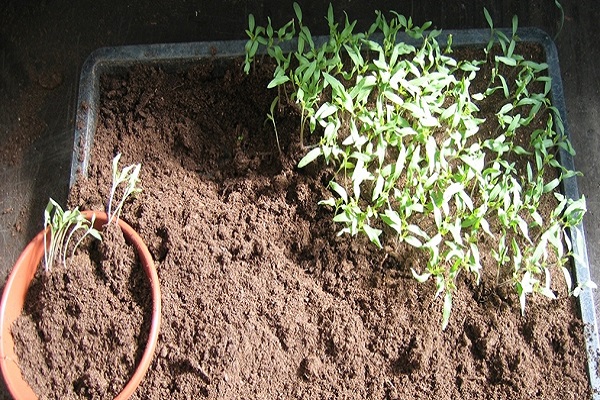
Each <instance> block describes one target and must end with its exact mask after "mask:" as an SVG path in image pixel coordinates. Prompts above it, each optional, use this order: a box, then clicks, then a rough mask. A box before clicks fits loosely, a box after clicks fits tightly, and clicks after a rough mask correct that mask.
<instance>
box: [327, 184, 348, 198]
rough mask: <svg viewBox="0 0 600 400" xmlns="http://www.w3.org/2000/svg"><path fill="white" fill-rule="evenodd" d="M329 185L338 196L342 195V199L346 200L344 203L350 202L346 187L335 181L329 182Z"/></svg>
mask: <svg viewBox="0 0 600 400" xmlns="http://www.w3.org/2000/svg"><path fill="white" fill-rule="evenodd" d="M329 186H330V187H331V189H332V190H333V191H334V192H336V193H337V194H338V196H340V198H341V199H342V200H344V203H348V193H346V189H344V188H343V187H342V186H341V185H340V184H338V183H337V182H334V181H331V182H329Z"/></svg>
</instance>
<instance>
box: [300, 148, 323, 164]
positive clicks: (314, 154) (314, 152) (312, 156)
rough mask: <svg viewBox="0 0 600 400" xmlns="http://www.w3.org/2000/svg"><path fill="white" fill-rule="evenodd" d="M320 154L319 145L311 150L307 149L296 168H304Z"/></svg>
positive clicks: (321, 152) (321, 151)
mask: <svg viewBox="0 0 600 400" xmlns="http://www.w3.org/2000/svg"><path fill="white" fill-rule="evenodd" d="M321 154H323V150H322V149H321V147H315V148H314V149H312V150H311V151H309V152H308V153H307V154H306V155H305V156H304V157H303V158H302V160H300V162H299V163H298V168H304V167H305V166H306V165H308V164H310V163H311V162H313V161H314V160H316V159H317V158H318V157H319V156H320V155H321Z"/></svg>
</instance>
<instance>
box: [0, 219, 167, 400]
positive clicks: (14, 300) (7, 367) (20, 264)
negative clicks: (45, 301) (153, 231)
mask: <svg viewBox="0 0 600 400" xmlns="http://www.w3.org/2000/svg"><path fill="white" fill-rule="evenodd" d="M82 214H83V215H84V216H85V218H87V219H88V220H91V219H92V216H93V215H94V214H95V215H96V220H95V223H94V227H95V228H96V229H98V230H101V229H102V226H103V225H105V224H106V223H107V215H106V213H104V212H99V211H83V212H82ZM119 226H120V227H121V230H122V231H123V235H124V236H125V239H126V240H127V242H128V243H130V244H132V245H133V246H134V248H135V251H136V252H137V254H138V256H139V260H140V263H141V264H142V266H143V267H144V271H145V272H146V276H147V277H148V280H149V281H150V288H151V290H152V303H153V305H152V324H151V326H150V335H149V337H148V343H147V344H146V349H145V350H144V354H143V355H142V359H141V360H140V363H139V365H138V366H137V368H136V370H135V372H134V373H133V376H132V377H131V379H130V380H129V382H128V383H127V385H126V386H125V387H124V388H123V390H122V391H121V393H119V395H118V396H117V397H116V399H127V398H129V397H130V396H131V395H132V394H133V392H134V391H135V389H136V388H137V387H138V386H139V384H140V382H141V381H142V379H143V378H144V375H145V374H146V371H148V367H150V363H151V362H152V356H153V355H154V351H155V349H156V343H157V342H158V331H159V329H160V319H161V302H160V286H159V282H158V275H157V273H156V268H155V266H154V261H153V260H152V255H151V254H150V252H149V251H148V248H147V247H146V245H145V244H144V242H143V240H142V238H141V237H140V236H139V235H138V234H137V233H136V232H135V231H134V230H133V228H132V227H131V226H129V224H127V223H126V222H125V221H123V220H122V219H120V220H119ZM45 234H46V233H45V231H42V232H40V233H38V234H37V235H36V236H35V237H34V238H33V240H32V241H31V242H29V244H28V245H27V247H25V250H23V252H22V253H21V255H20V256H19V258H18V259H17V262H16V263H15V266H14V267H13V269H12V271H11V273H10V275H9V277H8V280H7V282H6V286H5V287H4V293H3V294H2V302H1V303H0V369H1V370H2V376H3V377H4V382H5V383H6V387H7V388H8V391H9V392H10V394H11V395H12V396H13V397H14V398H15V399H37V395H36V394H35V393H34V392H33V390H32V389H31V387H30V386H29V384H28V383H27V382H26V381H25V380H24V379H23V376H22V375H21V369H20V367H19V363H18V362H17V359H16V355H15V352H14V342H13V338H12V334H11V332H10V328H11V325H12V323H13V321H14V320H15V319H17V317H18V316H19V315H20V314H21V311H22V310H23V304H24V303H25V296H26V294H27V290H28V289H29V285H30V284H31V281H32V280H33V277H34V276H35V273H36V271H37V269H38V268H39V266H40V262H41V260H42V257H43V255H44V235H45Z"/></svg>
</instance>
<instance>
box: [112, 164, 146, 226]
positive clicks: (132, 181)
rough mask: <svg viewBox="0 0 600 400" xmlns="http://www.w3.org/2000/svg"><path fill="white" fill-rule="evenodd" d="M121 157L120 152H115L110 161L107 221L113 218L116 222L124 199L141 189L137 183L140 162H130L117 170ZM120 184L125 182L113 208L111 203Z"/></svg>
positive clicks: (134, 194) (138, 181)
mask: <svg viewBox="0 0 600 400" xmlns="http://www.w3.org/2000/svg"><path fill="white" fill-rule="evenodd" d="M120 159H121V153H119V154H117V155H116V156H115V158H114V159H113V162H112V187H111V189H110V195H109V199H108V206H107V211H106V213H107V214H108V222H109V223H111V222H113V220H114V223H115V224H116V223H117V222H118V220H119V216H120V215H121V210H122V208H123V205H124V204H125V201H127V199H128V198H129V197H130V196H136V195H137V194H138V193H140V192H141V191H142V189H141V188H140V187H138V184H139V183H140V169H141V164H132V165H128V166H127V167H125V168H123V169H122V170H119V160H120ZM121 184H125V187H124V188H123V191H122V195H121V198H120V201H119V202H118V203H117V205H116V207H114V209H113V203H114V201H115V196H116V194H117V189H118V188H119V186H120V185H121Z"/></svg>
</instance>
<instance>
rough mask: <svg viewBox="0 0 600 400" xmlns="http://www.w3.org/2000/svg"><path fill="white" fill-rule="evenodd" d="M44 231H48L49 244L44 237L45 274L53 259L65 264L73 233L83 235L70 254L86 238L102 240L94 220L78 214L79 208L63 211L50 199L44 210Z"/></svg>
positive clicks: (45, 236) (50, 268) (48, 270)
mask: <svg viewBox="0 0 600 400" xmlns="http://www.w3.org/2000/svg"><path fill="white" fill-rule="evenodd" d="M44 229H49V230H50V244H48V243H47V240H48V239H47V236H48V235H44V267H45V269H46V272H50V271H51V270H52V266H53V264H54V260H55V259H59V260H61V261H62V263H63V265H65V264H66V256H67V249H68V247H69V243H70V242H71V239H72V238H73V235H74V234H75V232H78V231H82V230H83V235H82V236H81V237H80V238H79V240H78V241H77V242H76V243H75V246H74V247H73V251H72V253H75V250H77V248H78V247H79V245H80V244H81V242H82V241H83V239H84V238H85V237H86V236H91V237H93V238H94V239H97V240H102V235H101V234H100V232H99V231H98V230H96V229H94V219H92V220H91V221H88V220H87V219H85V218H84V217H83V215H82V214H81V213H80V212H79V208H75V209H73V210H66V211H64V210H63V209H62V207H61V206H60V205H59V204H58V203H57V202H56V201H54V200H53V199H50V201H49V202H48V205H47V206H46V209H45V210H44Z"/></svg>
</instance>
